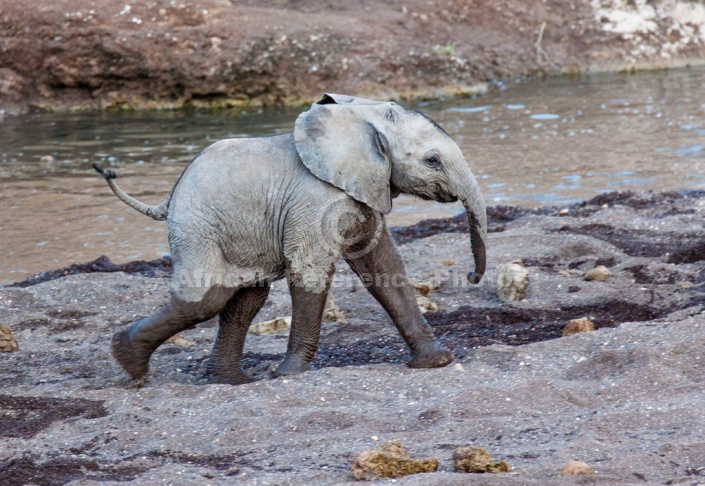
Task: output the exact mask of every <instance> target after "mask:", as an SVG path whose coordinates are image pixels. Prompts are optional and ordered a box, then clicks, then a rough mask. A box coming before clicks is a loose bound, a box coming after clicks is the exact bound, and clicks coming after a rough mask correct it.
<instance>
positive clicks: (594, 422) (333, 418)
mask: <svg viewBox="0 0 705 486" xmlns="http://www.w3.org/2000/svg"><path fill="white" fill-rule="evenodd" d="M561 210H562V211H561ZM703 213H705V194H703V193H688V194H659V195H651V194H631V193H627V194H620V193H611V194H606V195H603V196H599V197H597V198H595V199H593V200H592V201H589V202H588V203H585V204H579V205H575V206H571V207H569V208H541V209H537V210H531V209H520V208H511V207H494V208H490V210H489V215H490V228H491V231H492V233H491V234H490V238H489V245H488V249H489V268H490V270H491V271H490V272H489V273H488V275H487V279H486V281H485V283H484V284H482V285H480V286H476V287H469V286H464V285H456V284H454V281H455V282H463V280H464V274H465V272H466V271H467V270H468V268H469V267H470V262H471V258H470V255H469V242H468V239H467V235H466V234H465V233H464V230H465V229H464V227H463V221H462V219H460V218H458V219H454V220H435V221H429V222H424V223H421V224H419V225H416V226H413V227H408V228H397V229H395V230H394V234H395V237H396V239H397V241H399V242H400V245H401V246H400V248H401V252H402V254H403V256H404V258H405V260H406V262H407V264H408V270H409V274H410V275H412V276H413V277H414V278H415V279H416V280H428V279H429V278H431V277H437V278H440V279H442V280H443V282H442V284H441V286H440V287H439V288H438V289H436V290H433V291H432V292H431V293H430V297H431V299H432V300H433V301H435V302H437V304H438V305H439V307H440V310H439V311H438V312H433V313H429V314H427V316H428V319H429V321H430V322H431V323H432V325H433V326H434V329H435V333H436V336H438V337H439V338H440V339H441V340H442V341H444V342H445V343H446V345H448V346H449V347H450V348H452V349H453V350H454V352H455V354H456V357H457V360H456V362H455V363H453V364H451V365H450V366H448V367H446V368H443V369H437V370H411V369H408V368H407V367H406V366H405V361H406V360H407V359H408V356H407V353H406V350H405V349H404V347H403V345H402V342H401V339H400V338H399V337H398V335H397V334H396V331H395V330H394V328H393V326H392V324H391V322H390V321H389V319H388V318H387V317H386V315H385V314H384V312H383V310H382V309H381V308H380V307H379V306H378V305H377V304H376V302H375V301H374V300H373V299H372V298H371V297H370V296H369V295H368V294H367V292H366V291H365V290H364V288H362V287H361V285H360V284H359V283H356V282H355V280H354V279H353V278H352V276H351V274H350V271H349V270H348V269H347V268H346V267H344V266H343V265H341V266H340V268H339V271H338V273H337V277H336V287H335V289H334V294H335V297H336V300H337V302H338V304H339V305H340V307H341V309H342V311H343V312H344V313H345V315H346V317H347V320H348V324H347V325H346V326H341V325H340V324H338V323H337V322H327V323H325V325H324V335H323V337H322V342H321V347H320V351H319V353H318V355H317V357H316V360H315V368H316V369H315V370H313V371H310V372H307V373H304V374H302V375H298V376H296V377H291V378H287V379H281V378H279V379H272V378H270V375H269V374H270V372H271V369H272V368H273V367H274V366H275V365H276V364H277V362H278V361H279V360H281V359H282V357H283V352H284V350H285V347H286V334H284V335H274V336H250V337H248V343H247V345H246V351H247V354H246V360H245V362H246V367H247V368H248V371H249V372H250V373H252V374H253V375H254V376H256V377H258V378H261V379H260V381H257V382H255V383H252V384H248V385H243V386H238V387H231V386H224V385H207V384H205V378H204V372H205V366H206V362H207V359H208V355H209V352H210V349H211V346H212V344H213V340H214V337H215V325H216V324H215V322H209V323H205V324H204V325H201V326H199V327H197V328H196V329H193V330H190V331H187V332H185V333H183V337H184V338H185V339H186V340H187V341H186V342H182V345H175V344H167V345H164V346H163V347H162V348H160V349H159V350H158V351H157V352H156V354H155V355H154V357H153V359H152V363H151V364H152V371H151V373H150V379H149V381H148V383H147V384H146V385H145V386H144V387H143V388H141V389H134V388H130V387H129V386H128V383H127V381H126V379H125V375H124V374H123V372H122V371H121V370H120V369H119V368H118V367H117V365H116V364H115V363H114V361H113V360H112V358H111V357H110V354H109V339H110V336H111V335H112V333H113V332H115V331H116V330H118V329H122V328H123V327H125V326H126V325H128V324H129V323H130V322H132V321H134V320H135V319H137V318H138V317H140V316H143V315H146V314H148V313H150V312H152V311H153V310H154V309H155V308H157V307H158V306H160V305H161V304H162V303H163V302H164V301H165V299H166V298H167V295H168V280H167V279H165V278H162V277H160V275H162V276H163V275H164V274H165V273H167V272H168V265H164V262H160V263H161V264H160V265H152V266H150V265H142V266H140V265H137V264H135V265H133V266H132V267H131V268H127V269H126V270H129V271H133V272H136V273H125V272H96V273H77V274H74V275H66V276H63V277H60V278H55V279H53V280H48V281H45V282H43V283H35V284H34V285H29V283H32V282H25V283H24V284H22V285H27V286H25V287H6V288H3V289H0V323H2V324H3V325H7V326H9V327H10V328H11V329H12V330H13V332H14V334H15V336H16V338H17V341H18V343H19V346H20V350H19V351H18V352H14V353H2V354H0V384H1V387H2V388H0V483H2V484H7V485H20V484H39V485H45V484H67V483H70V484H81V485H88V484H98V483H100V484H117V483H118V482H120V483H121V484H122V483H125V482H128V483H129V482H132V483H134V484H253V485H254V484H302V483H303V484H315V485H324V484H341V483H346V482H351V481H352V477H351V475H350V467H351V465H352V460H353V458H354V456H355V455H356V454H357V453H358V452H360V451H361V450H363V449H367V448H373V447H375V446H377V445H379V444H380V443H381V442H383V441H386V440H391V439H399V440H401V441H402V443H403V444H404V445H406V447H408V448H409V450H410V451H411V454H412V456H414V457H437V458H438V459H439V460H440V467H439V471H438V472H435V473H428V474H423V475H418V476H411V477H407V478H403V479H399V480H397V481H396V483H397V484H409V485H411V484H414V485H436V484H437V485H452V484H458V485H460V484H497V485H514V484H516V485H519V484H541V485H551V484H610V485H625V484H686V485H696V484H705V440H704V439H703V437H704V436H705V353H704V352H703V350H704V349H705V317H704V316H705V314H703V310H705V307H703V305H705V292H703V285H704V284H705V243H703V239H702V220H703ZM515 258H522V259H523V260H524V262H525V265H526V267H527V268H528V270H529V273H530V286H529V292H528V295H527V299H526V300H525V301H521V302H513V303H502V302H501V301H500V300H499V298H498V297H497V294H496V290H495V288H494V280H495V278H496V268H497V266H498V265H499V264H502V263H505V262H507V261H510V260H512V259H515ZM103 263H104V262H103ZM598 264H600V265H605V266H607V267H608V268H609V269H610V271H611V272H612V276H611V277H610V278H609V279H608V280H606V281H604V282H586V281H584V280H582V278H581V276H582V275H583V273H584V272H585V271H586V270H588V269H590V268H591V267H594V266H595V265H598ZM94 267H95V265H94ZM103 269H110V268H109V265H105V264H103ZM74 270H75V269H74ZM79 270H80V269H79ZM83 270H86V269H85V268H84V269H83ZM140 272H141V273H142V274H152V275H155V276H153V277H146V276H144V275H142V274H141V273H140ZM62 273H70V272H68V271H64V272H62ZM55 276H56V275H51V274H50V275H48V277H55ZM455 276H457V278H456V277H455ZM45 277H47V276H46V275H45ZM40 280H41V278H40V279H36V280H35V281H34V282H37V281H40ZM289 314H290V303H289V298H288V294H287V293H286V291H285V289H284V286H283V285H276V286H275V288H274V290H273V292H272V294H271V296H270V299H269V302H268V304H267V306H266V307H265V308H264V309H263V311H262V313H261V314H260V315H259V316H258V317H257V319H256V320H257V321H260V320H263V319H268V318H273V317H277V316H284V315H289ZM585 316H587V317H590V318H591V319H592V320H593V321H594V322H595V324H596V327H597V328H598V330H597V331H595V332H589V333H582V334H579V335H574V336H570V337H565V338H561V337H560V336H561V330H562V328H563V326H564V325H565V323H566V322H567V321H568V320H569V319H573V318H580V317H585ZM458 365H460V366H458ZM468 444H476V445H480V446H483V447H486V448H487V449H488V450H489V451H490V453H491V454H492V455H493V456H494V458H495V460H497V461H499V460H504V461H506V462H507V463H508V464H509V465H510V468H511V471H510V472H509V473H503V474H492V475H489V474H486V475H479V474H474V475H469V474H462V473H456V472H454V471H453V468H452V466H451V456H452V453H453V451H454V449H455V448H456V447H459V446H465V445H468ZM569 460H581V461H585V462H587V463H588V464H590V465H591V466H592V467H593V468H594V469H595V471H596V474H595V475H593V476H590V477H582V478H577V479H576V478H565V477H560V476H559V475H558V472H559V471H560V469H561V467H562V465H563V464H564V463H566V462H567V461H569ZM387 482H389V480H381V481H380V484H386V483H387Z"/></svg>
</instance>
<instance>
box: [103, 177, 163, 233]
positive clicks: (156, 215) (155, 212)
mask: <svg viewBox="0 0 705 486" xmlns="http://www.w3.org/2000/svg"><path fill="white" fill-rule="evenodd" d="M93 168H94V169H95V170H96V172H97V173H98V174H100V175H102V176H103V177H105V180H106V181H108V185H109V186H110V189H112V190H113V192H114V193H115V195H116V196H117V197H118V199H120V200H121V201H122V202H124V203H125V204H127V205H128V206H130V207H131V208H132V209H136V210H137V211H139V212H140V213H142V214H145V215H147V216H149V217H150V218H153V219H156V220H157V221H163V220H165V219H166V213H167V209H168V208H169V201H170V200H171V196H169V197H168V198H166V200H165V201H164V202H163V203H161V204H160V205H158V206H150V205H149V204H145V203H143V202H141V201H138V200H137V199H135V198H134V197H132V196H130V195H128V194H127V193H126V192H125V191H123V190H122V189H120V187H118V185H117V183H116V182H115V178H116V177H117V174H115V172H113V171H112V170H103V169H101V168H100V167H98V166H97V165H96V164H93Z"/></svg>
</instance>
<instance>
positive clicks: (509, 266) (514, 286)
mask: <svg viewBox="0 0 705 486" xmlns="http://www.w3.org/2000/svg"><path fill="white" fill-rule="evenodd" d="M528 288H529V271H528V270H527V269H526V268H524V262H522V261H521V260H513V261H511V262H509V263H505V264H504V265H502V266H501V267H499V272H498V274H497V294H499V298H500V299H501V300H502V302H509V301H516V300H524V299H526V291H527V289H528Z"/></svg>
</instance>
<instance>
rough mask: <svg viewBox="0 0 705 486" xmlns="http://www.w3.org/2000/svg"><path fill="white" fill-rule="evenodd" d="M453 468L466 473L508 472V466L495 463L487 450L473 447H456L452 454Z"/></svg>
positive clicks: (502, 463)
mask: <svg viewBox="0 0 705 486" xmlns="http://www.w3.org/2000/svg"><path fill="white" fill-rule="evenodd" d="M453 467H455V469H456V470H457V471H459V472H467V473H501V472H509V464H507V463H506V462H504V461H502V462H497V463H495V462H494V461H493V460H492V456H491V455H490V453H489V452H487V449H485V448H483V447H477V446H473V445H471V446H467V447H458V448H457V449H456V450H455V452H453Z"/></svg>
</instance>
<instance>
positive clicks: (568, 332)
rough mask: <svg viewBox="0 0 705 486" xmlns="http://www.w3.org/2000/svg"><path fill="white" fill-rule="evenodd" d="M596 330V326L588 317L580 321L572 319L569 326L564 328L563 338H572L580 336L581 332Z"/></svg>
mask: <svg viewBox="0 0 705 486" xmlns="http://www.w3.org/2000/svg"><path fill="white" fill-rule="evenodd" d="M594 330H595V324H593V323H592V321H591V320H590V319H588V318H587V317H582V318H580V319H572V320H570V321H568V324H566V326H565V327H564V328H563V334H562V335H563V337H565V336H572V335H573V334H578V333H580V332H590V331H594Z"/></svg>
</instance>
